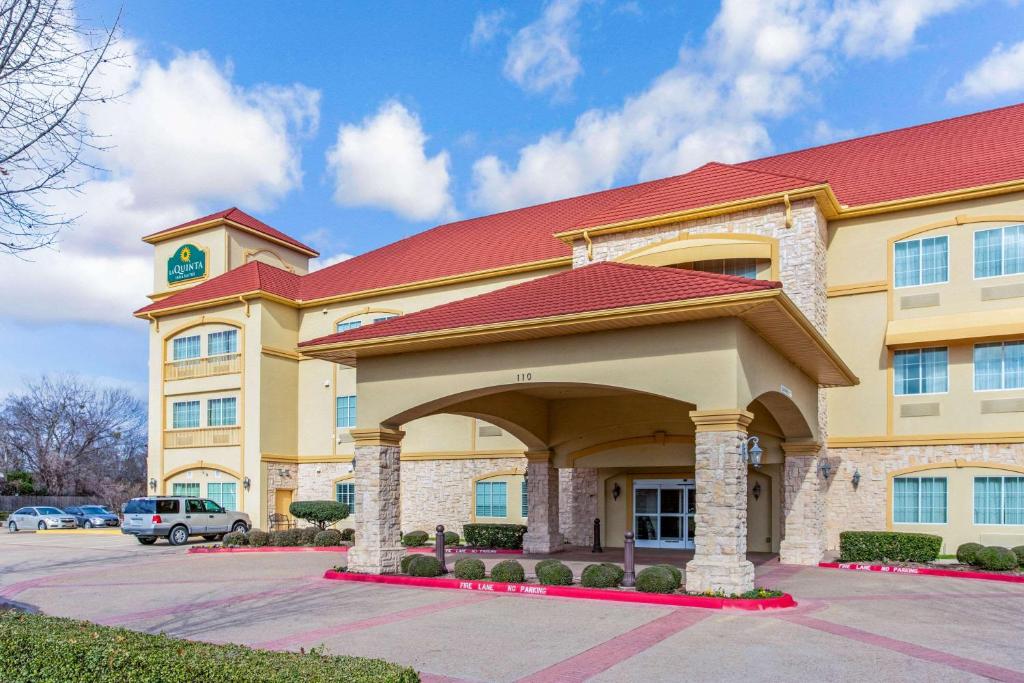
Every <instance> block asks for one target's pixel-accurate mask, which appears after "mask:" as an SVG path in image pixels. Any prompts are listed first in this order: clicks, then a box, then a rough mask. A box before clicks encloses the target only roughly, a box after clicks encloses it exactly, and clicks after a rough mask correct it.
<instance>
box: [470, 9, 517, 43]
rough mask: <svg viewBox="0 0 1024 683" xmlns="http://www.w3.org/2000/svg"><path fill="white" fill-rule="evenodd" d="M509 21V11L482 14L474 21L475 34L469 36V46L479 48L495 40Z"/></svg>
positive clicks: (493, 11) (496, 10) (502, 10)
mask: <svg viewBox="0 0 1024 683" xmlns="http://www.w3.org/2000/svg"><path fill="white" fill-rule="evenodd" d="M507 19H508V11H506V10H505V9H504V8H500V7H499V8H498V9H495V10H491V11H490V12H480V13H479V14H477V15H476V18H475V19H474V20H473V32H472V33H471V34H470V36H469V44H470V45H471V46H473V47H479V46H481V45H484V44H486V43H489V42H491V41H492V40H494V39H495V38H496V37H497V35H498V33H499V32H500V31H501V29H502V27H503V26H504V25H505V21H506V20H507Z"/></svg>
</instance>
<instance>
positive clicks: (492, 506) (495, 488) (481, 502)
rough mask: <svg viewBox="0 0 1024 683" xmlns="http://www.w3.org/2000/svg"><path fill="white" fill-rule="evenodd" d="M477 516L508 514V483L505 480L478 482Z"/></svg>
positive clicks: (501, 515) (503, 515) (502, 515)
mask: <svg viewBox="0 0 1024 683" xmlns="http://www.w3.org/2000/svg"><path fill="white" fill-rule="evenodd" d="M476 516H477V517H506V516H508V484H506V483H505V482H503V481H478V482H477V483H476Z"/></svg>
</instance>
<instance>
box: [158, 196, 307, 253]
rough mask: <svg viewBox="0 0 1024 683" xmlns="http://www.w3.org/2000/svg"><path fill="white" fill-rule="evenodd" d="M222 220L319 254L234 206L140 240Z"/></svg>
mask: <svg viewBox="0 0 1024 683" xmlns="http://www.w3.org/2000/svg"><path fill="white" fill-rule="evenodd" d="M222 220H223V221H230V222H231V223H235V224H236V225H239V226H241V227H243V228H245V229H248V230H251V231H253V232H257V233H259V234H261V235H265V236H267V237H270V238H272V239H274V240H275V241H277V242H281V243H283V244H284V245H285V246H287V247H291V248H292V249H295V250H296V251H299V252H301V253H304V254H305V255H307V256H319V255H320V252H318V251H317V250H316V249H313V247H310V246H307V245H305V244H303V243H302V242H300V241H299V240H297V239H295V238H294V237H292V236H290V235H286V234H285V233H283V232H281V231H280V230H278V229H277V228H274V227H271V226H269V225H267V224H266V223H264V222H263V221H261V220H260V219H258V218H254V217H253V216H250V215H249V214H247V213H246V212H244V211H242V210H241V209H239V208H236V207H231V208H230V209H224V210H223V211H218V212H216V213H211V214H210V215H208V216H203V217H202V218H196V219H194V220H191V221H187V222H185V223H181V224H180V225H175V226H174V227H171V228H165V229H164V230H159V231H157V232H154V233H152V234H149V235H146V236H145V237H143V238H142V240H143V241H144V242H160V241H163V240H165V239H170V238H171V237H173V236H175V235H177V234H180V233H187V232H189V231H190V229H192V228H197V227H199V226H203V225H205V224H207V223H212V222H214V221H222Z"/></svg>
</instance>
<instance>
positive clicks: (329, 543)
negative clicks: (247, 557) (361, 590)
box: [223, 526, 350, 548]
mask: <svg viewBox="0 0 1024 683" xmlns="http://www.w3.org/2000/svg"><path fill="white" fill-rule="evenodd" d="M223 543H224V547H225V548H239V547H245V546H251V547H253V548H262V547H266V546H270V547H274V548H294V547H299V546H318V547H322V548H326V547H335V546H342V545H346V544H350V542H348V541H345V534H344V532H342V531H338V530H337V529H326V530H323V531H321V530H320V528H319V527H315V526H307V527H303V528H301V529H282V530H280V531H271V532H270V533H267V532H266V531H261V530H259V529H250V530H249V531H248V532H246V533H239V532H236V531H232V532H231V533H228V534H224V540H223Z"/></svg>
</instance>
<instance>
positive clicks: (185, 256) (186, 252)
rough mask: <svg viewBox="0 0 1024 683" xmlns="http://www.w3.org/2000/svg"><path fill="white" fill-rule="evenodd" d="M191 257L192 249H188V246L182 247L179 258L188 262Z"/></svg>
mask: <svg viewBox="0 0 1024 683" xmlns="http://www.w3.org/2000/svg"><path fill="white" fill-rule="evenodd" d="M191 258H192V250H191V249H189V248H188V247H182V248H181V260H182V261H184V262H185V263H188V262H189V260H190V259H191Z"/></svg>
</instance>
